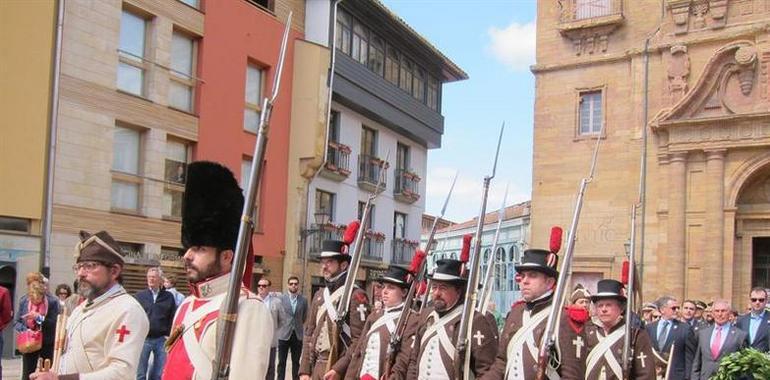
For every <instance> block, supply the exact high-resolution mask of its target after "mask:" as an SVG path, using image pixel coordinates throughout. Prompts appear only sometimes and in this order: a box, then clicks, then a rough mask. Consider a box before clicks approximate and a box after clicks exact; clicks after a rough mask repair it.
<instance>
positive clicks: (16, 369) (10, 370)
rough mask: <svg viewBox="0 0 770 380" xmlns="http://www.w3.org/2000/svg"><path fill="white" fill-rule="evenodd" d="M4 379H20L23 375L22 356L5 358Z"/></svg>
mask: <svg viewBox="0 0 770 380" xmlns="http://www.w3.org/2000/svg"><path fill="white" fill-rule="evenodd" d="M2 361H3V379H2V380H18V379H19V378H20V377H21V357H18V358H16V359H6V358H3V359H2Z"/></svg>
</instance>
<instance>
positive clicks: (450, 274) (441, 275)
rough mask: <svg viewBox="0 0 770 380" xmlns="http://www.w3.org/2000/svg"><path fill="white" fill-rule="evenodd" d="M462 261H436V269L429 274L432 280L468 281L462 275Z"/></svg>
mask: <svg viewBox="0 0 770 380" xmlns="http://www.w3.org/2000/svg"><path fill="white" fill-rule="evenodd" d="M462 267H463V262H462V261H460V260H452V259H442V260H438V261H436V269H435V270H433V274H431V275H430V276H429V278H430V279H431V280H432V281H440V282H452V283H465V282H466V281H468V279H467V278H465V277H464V276H463V275H462Z"/></svg>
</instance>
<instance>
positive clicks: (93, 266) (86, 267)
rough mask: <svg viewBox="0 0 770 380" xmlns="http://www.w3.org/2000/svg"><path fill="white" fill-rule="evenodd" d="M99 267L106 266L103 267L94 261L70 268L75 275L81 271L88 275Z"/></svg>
mask: <svg viewBox="0 0 770 380" xmlns="http://www.w3.org/2000/svg"><path fill="white" fill-rule="evenodd" d="M100 266H106V265H104V264H102V263H100V262H96V261H87V262H84V263H77V264H75V265H73V266H72V271H73V272H75V273H78V272H79V271H80V270H81V269H83V270H85V271H86V272H89V273H90V272H93V271H95V270H96V268H98V267H100Z"/></svg>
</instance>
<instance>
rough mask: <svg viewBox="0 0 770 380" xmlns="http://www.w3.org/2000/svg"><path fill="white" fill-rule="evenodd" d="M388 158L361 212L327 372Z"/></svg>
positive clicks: (336, 355)
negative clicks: (359, 226) (367, 224)
mask: <svg viewBox="0 0 770 380" xmlns="http://www.w3.org/2000/svg"><path fill="white" fill-rule="evenodd" d="M388 158H390V151H388V153H387V154H386V155H385V161H382V163H381V164H380V172H379V173H378V174H379V175H378V178H377V186H376V187H375V188H374V191H373V192H372V193H371V194H369V197H368V198H367V199H366V204H365V205H364V210H363V212H362V213H361V228H359V229H358V231H357V232H356V239H355V240H354V246H353V247H354V248H353V252H352V253H351V254H350V265H348V274H347V277H346V278H345V287H344V288H343V291H342V297H340V300H339V303H337V318H335V320H334V323H333V325H332V334H331V335H330V337H331V342H330V348H329V358H328V359H327V360H326V372H329V371H330V370H331V368H332V365H334V363H335V362H336V361H337V359H338V358H339V341H340V335H341V334H340V331H342V325H343V324H344V323H345V318H347V316H348V313H349V312H350V298H351V297H352V296H353V288H354V287H355V283H356V282H355V281H356V274H357V273H358V268H359V266H360V264H361V250H362V249H363V245H364V244H363V243H364V235H365V234H366V222H367V221H368V220H369V213H370V212H371V210H372V206H374V201H375V200H376V199H377V196H378V195H380V193H381V192H382V190H384V188H383V186H384V184H385V174H386V172H387V170H388Z"/></svg>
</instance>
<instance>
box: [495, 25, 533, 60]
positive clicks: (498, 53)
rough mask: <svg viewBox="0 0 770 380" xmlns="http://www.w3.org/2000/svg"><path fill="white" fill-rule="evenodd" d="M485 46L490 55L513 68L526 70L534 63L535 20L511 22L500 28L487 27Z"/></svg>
mask: <svg viewBox="0 0 770 380" xmlns="http://www.w3.org/2000/svg"><path fill="white" fill-rule="evenodd" d="M487 34H488V35H489V38H490V44H489V46H487V48H488V50H489V51H490V52H491V53H492V55H493V56H494V57H495V58H497V60H499V61H500V62H502V63H503V64H505V65H506V66H508V67H509V68H511V69H513V70H527V69H529V66H530V65H532V64H534V63H535V22H534V21H531V22H528V23H526V24H519V23H517V22H513V23H511V24H510V25H508V26H507V27H505V28H503V29H500V28H498V27H496V26H493V27H491V28H489V30H488V31H487Z"/></svg>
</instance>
